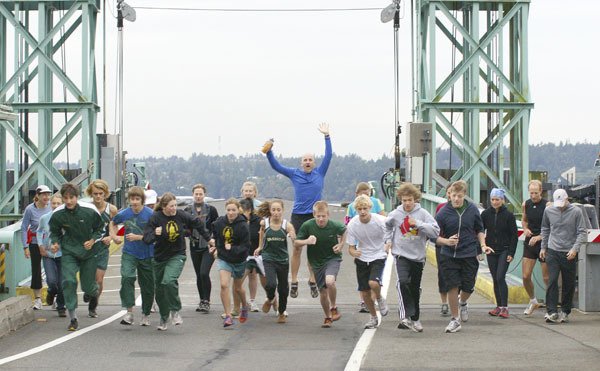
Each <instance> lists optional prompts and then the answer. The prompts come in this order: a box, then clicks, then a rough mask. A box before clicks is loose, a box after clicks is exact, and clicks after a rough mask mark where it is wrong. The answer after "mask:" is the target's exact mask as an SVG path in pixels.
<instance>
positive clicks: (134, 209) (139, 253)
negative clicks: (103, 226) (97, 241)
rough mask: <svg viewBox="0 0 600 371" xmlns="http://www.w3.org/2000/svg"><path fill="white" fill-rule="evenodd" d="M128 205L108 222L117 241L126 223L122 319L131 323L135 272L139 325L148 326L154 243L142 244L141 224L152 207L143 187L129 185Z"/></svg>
mask: <svg viewBox="0 0 600 371" xmlns="http://www.w3.org/2000/svg"><path fill="white" fill-rule="evenodd" d="M127 199H128V201H129V207H128V208H126V209H123V210H121V211H120V212H119V213H118V214H117V215H116V216H115V217H114V218H113V219H112V221H111V222H110V235H111V237H112V239H113V240H114V241H115V242H116V243H121V242H123V238H122V237H120V236H117V229H118V227H117V226H118V225H119V224H124V225H125V245H124V246H123V252H122V254H121V290H120V291H119V294H120V296H121V306H122V307H123V308H126V309H127V313H126V314H125V316H124V317H123V319H121V324H122V325H132V324H133V306H134V305H135V280H136V273H137V277H139V285H140V291H141V294H142V320H141V321H140V325H141V326H150V319H149V318H148V316H149V315H150V310H151V309H152V303H153V302H154V272H153V271H152V257H154V245H151V244H150V245H148V244H145V243H144V241H143V240H142V239H143V238H144V228H145V227H146V224H148V221H149V220H150V217H151V216H152V213H153V211H152V210H151V209H150V208H149V207H146V206H144V201H145V195H144V190H143V189H142V188H140V187H131V188H130V189H129V192H128V193H127Z"/></svg>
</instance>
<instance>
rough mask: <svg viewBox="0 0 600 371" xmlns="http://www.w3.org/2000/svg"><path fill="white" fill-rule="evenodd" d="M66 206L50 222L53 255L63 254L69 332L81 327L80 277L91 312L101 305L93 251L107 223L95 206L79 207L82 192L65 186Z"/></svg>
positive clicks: (68, 184) (54, 214)
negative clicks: (78, 310) (78, 304)
mask: <svg viewBox="0 0 600 371" xmlns="http://www.w3.org/2000/svg"><path fill="white" fill-rule="evenodd" d="M60 194H61V196H62V198H63V201H64V204H63V205H62V206H59V207H57V208H56V210H54V212H53V213H52V217H51V218H50V221H49V225H50V243H51V244H52V252H53V253H57V252H58V250H59V249H60V250H61V251H62V254H63V255H62V262H61V263H62V275H63V281H62V285H63V295H64V298H65V306H66V308H67V311H68V312H69V319H70V323H69V327H68V330H69V331H75V330H77V328H78V327H79V323H78V321H77V314H76V313H75V309H76V308H77V273H78V272H79V279H80V281H81V288H82V290H83V292H84V293H86V294H87V295H89V297H90V308H89V309H90V310H93V311H95V310H96V305H98V298H97V296H98V283H96V265H97V263H96V258H95V257H94V255H95V253H94V251H93V250H92V248H93V247H94V244H95V243H96V242H97V241H100V238H101V237H102V234H103V232H104V222H103V221H102V218H101V217H100V214H98V211H97V210H96V208H95V207H94V206H93V205H90V204H86V203H79V202H77V199H78V197H79V189H78V188H77V186H75V185H74V184H71V183H65V184H63V186H62V187H61V189H60Z"/></svg>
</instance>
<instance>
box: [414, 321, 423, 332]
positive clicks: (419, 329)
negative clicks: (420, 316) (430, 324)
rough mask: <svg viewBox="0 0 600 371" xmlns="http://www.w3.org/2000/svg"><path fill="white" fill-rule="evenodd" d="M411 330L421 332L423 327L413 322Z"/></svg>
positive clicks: (417, 322)
mask: <svg viewBox="0 0 600 371" xmlns="http://www.w3.org/2000/svg"><path fill="white" fill-rule="evenodd" d="M413 330H414V331H415V332H423V325H422V324H421V321H413Z"/></svg>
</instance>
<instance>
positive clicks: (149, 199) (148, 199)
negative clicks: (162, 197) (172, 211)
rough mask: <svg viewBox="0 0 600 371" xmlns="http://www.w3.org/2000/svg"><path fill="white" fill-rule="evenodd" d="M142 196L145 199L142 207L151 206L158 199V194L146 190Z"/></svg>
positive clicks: (151, 190)
mask: <svg viewBox="0 0 600 371" xmlns="http://www.w3.org/2000/svg"><path fill="white" fill-rule="evenodd" d="M144 196H145V197H146V202H144V205H152V204H155V203H156V201H157V199H158V194H157V193H156V191H155V190H153V189H147V190H145V191H144Z"/></svg>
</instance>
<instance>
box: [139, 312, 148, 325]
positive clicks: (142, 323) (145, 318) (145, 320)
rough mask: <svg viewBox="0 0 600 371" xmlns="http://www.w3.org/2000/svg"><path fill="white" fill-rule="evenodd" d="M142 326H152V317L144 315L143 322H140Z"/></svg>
mask: <svg viewBox="0 0 600 371" xmlns="http://www.w3.org/2000/svg"><path fill="white" fill-rule="evenodd" d="M140 326H150V316H147V315H145V314H142V320H141V321H140Z"/></svg>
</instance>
